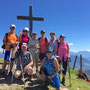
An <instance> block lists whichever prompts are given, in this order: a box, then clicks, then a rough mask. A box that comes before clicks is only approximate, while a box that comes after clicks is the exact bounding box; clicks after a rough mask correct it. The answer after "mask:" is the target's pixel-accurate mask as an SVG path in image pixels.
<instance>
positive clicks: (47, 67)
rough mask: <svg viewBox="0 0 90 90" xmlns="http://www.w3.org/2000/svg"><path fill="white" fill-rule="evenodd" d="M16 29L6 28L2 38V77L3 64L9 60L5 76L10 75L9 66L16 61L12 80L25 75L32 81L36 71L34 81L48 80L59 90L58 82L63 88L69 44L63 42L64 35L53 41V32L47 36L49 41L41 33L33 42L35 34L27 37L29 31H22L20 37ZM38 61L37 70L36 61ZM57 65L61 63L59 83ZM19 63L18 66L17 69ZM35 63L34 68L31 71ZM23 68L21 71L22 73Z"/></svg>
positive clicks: (11, 72) (12, 26) (12, 27)
mask: <svg viewBox="0 0 90 90" xmlns="http://www.w3.org/2000/svg"><path fill="white" fill-rule="evenodd" d="M15 29H16V26H15V25H14V24H11V25H10V32H8V33H6V34H5V36H4V39H3V47H4V48H5V55H4V62H3V65H2V75H3V76H4V75H5V74H6V73H5V69H6V65H7V62H9V61H10V70H9V73H8V75H10V76H12V74H13V70H12V68H13V65H14V61H15V60H16V70H15V73H14V74H13V75H14V76H15V78H17V79H18V78H20V77H21V75H22V73H23V72H24V73H28V74H29V75H30V77H31V78H33V70H36V76H37V78H39V79H41V80H43V81H46V80H47V79H50V80H51V81H52V82H53V83H54V84H55V88H56V90H60V87H61V85H60V82H61V83H62V84H63V85H65V75H66V72H67V62H68V60H69V58H70V52H69V45H68V44H67V43H66V42H65V35H64V34H62V35H60V37H59V38H55V32H51V33H50V38H51V39H50V41H49V40H48V38H47V37H45V31H44V30H41V32H40V34H41V37H40V38H38V39H37V33H35V32H34V33H32V36H29V35H28V34H29V29H28V28H26V27H25V28H24V29H23V31H20V35H19V36H18V35H17V34H15ZM39 60H40V62H41V65H40V71H39V68H38V61H39ZM60 63H62V67H63V70H62V75H63V78H62V81H60V74H61V71H60ZM21 64H22V67H21ZM35 64H36V69H33V68H34V66H35ZM22 69H23V72H22Z"/></svg>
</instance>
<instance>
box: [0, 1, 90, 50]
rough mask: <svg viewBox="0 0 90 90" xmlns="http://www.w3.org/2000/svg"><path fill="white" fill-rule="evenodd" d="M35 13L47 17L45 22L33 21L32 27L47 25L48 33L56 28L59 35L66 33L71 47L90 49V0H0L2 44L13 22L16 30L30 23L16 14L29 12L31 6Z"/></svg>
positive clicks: (34, 14)
mask: <svg viewBox="0 0 90 90" xmlns="http://www.w3.org/2000/svg"><path fill="white" fill-rule="evenodd" d="M30 5H32V6H33V16H37V17H44V19H45V20H44V22H37V21H34V22H33V31H34V32H37V33H38V37H39V36H40V31H41V30H42V29H44V30H45V31H46V37H48V38H50V36H49V33H50V32H52V31H54V32H55V33H56V37H59V36H60V34H65V35H66V42H67V43H71V45H70V50H71V51H82V50H90V0H1V1H0V31H1V32H0V36H1V39H0V46H1V45H2V40H3V37H4V34H5V33H6V32H9V27H10V24H15V25H16V31H15V32H16V33H17V34H19V31H20V30H22V29H23V28H24V27H28V26H29V23H28V21H22V20H17V15H21V16H23V15H24V16H28V15H29V6H30Z"/></svg>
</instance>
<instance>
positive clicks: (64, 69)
mask: <svg viewBox="0 0 90 90" xmlns="http://www.w3.org/2000/svg"><path fill="white" fill-rule="evenodd" d="M62 63H63V71H62V73H63V74H64V75H66V72H67V61H64V60H62Z"/></svg>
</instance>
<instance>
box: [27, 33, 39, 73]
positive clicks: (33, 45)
mask: <svg viewBox="0 0 90 90" xmlns="http://www.w3.org/2000/svg"><path fill="white" fill-rule="evenodd" d="M28 48H29V49H30V52H31V54H32V57H33V63H34V64H35V63H36V72H37V71H38V59H39V48H40V45H39V41H38V39H37V34H36V33H32V38H31V39H30V40H29V43H28ZM34 64H33V66H34Z"/></svg>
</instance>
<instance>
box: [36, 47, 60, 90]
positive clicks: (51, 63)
mask: <svg viewBox="0 0 90 90" xmlns="http://www.w3.org/2000/svg"><path fill="white" fill-rule="evenodd" d="M52 53H53V50H52V49H51V48H50V47H49V48H47V49H46V57H45V58H44V60H43V61H42V64H41V68H42V70H40V72H39V73H37V77H39V78H40V79H42V80H43V81H45V79H50V80H51V81H52V82H53V83H54V85H55V87H56V90H60V81H59V74H58V71H59V64H58V61H57V59H56V58H55V57H54V56H53V54H52Z"/></svg>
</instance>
